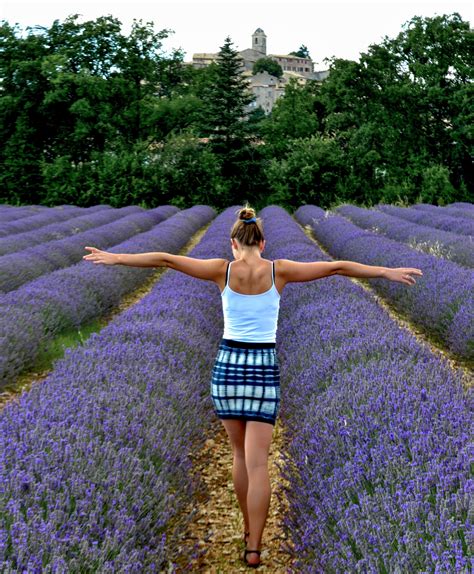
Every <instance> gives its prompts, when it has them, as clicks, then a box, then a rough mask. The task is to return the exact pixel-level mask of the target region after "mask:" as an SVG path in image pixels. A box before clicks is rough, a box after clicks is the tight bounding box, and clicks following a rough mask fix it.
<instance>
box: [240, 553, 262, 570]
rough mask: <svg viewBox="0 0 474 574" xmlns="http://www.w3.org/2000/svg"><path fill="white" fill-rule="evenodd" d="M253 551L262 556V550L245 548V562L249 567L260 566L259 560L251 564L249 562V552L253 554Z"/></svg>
mask: <svg viewBox="0 0 474 574" xmlns="http://www.w3.org/2000/svg"><path fill="white" fill-rule="evenodd" d="M252 553H255V554H258V555H259V556H260V554H261V552H260V550H245V552H244V562H245V564H246V565H247V566H248V567H249V568H258V567H259V566H260V562H259V563H258V564H249V563H248V562H247V554H252Z"/></svg>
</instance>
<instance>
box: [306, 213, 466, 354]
mask: <svg viewBox="0 0 474 574" xmlns="http://www.w3.org/2000/svg"><path fill="white" fill-rule="evenodd" d="M295 217H296V219H297V220H298V221H299V222H300V223H302V224H303V225H310V226H311V229H312V232H313V233H314V236H315V237H316V239H318V241H320V242H321V244H322V245H323V246H324V248H325V249H327V250H328V251H329V253H330V254H331V256H332V257H334V258H336V259H350V260H353V261H358V262H360V263H365V264H367V265H380V266H384V267H415V268H419V269H421V270H422V271H423V277H419V278H417V283H416V285H415V286H414V288H413V289H410V290H407V289H406V288H405V285H403V284H402V283H395V282H387V281H385V280H384V279H368V281H369V283H370V285H371V286H373V287H374V289H375V290H376V291H377V292H378V293H380V294H381V295H382V296H383V297H384V298H386V299H388V300H389V301H390V302H391V303H392V304H393V305H394V306H395V308H397V309H398V310H399V311H401V312H402V313H404V314H405V315H406V316H408V317H409V318H410V319H411V320H412V321H413V322H414V323H415V324H416V325H418V326H420V327H421V328H422V329H424V330H425V331H426V332H428V333H430V334H431V335H433V336H434V337H436V338H437V340H439V341H440V342H441V343H442V344H443V345H445V346H446V347H447V348H448V349H449V350H451V351H452V352H454V353H456V354H458V355H459V356H460V357H462V358H464V359H467V360H468V361H471V360H473V359H474V297H473V293H474V270H472V269H466V268H464V267H460V266H459V265H457V264H456V263H453V262H452V261H447V260H444V259H440V258H438V257H435V256H433V255H428V254H427V253H421V252H420V251H418V250H415V249H412V248H410V247H408V246H407V245H405V244H403V243H399V242H398V241H394V240H392V239H389V238H387V237H383V236H380V235H377V234H376V233H372V232H371V231H368V230H365V229H361V228H360V227H358V226H356V225H354V224H353V223H351V222H350V221H348V220H347V219H346V218H344V217H341V216H340V215H334V214H330V213H325V212H324V211H323V210H322V209H320V208H319V207H315V206H312V205H305V206H302V207H300V208H299V209H298V210H297V212H296V213H295Z"/></svg>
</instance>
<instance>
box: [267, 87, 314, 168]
mask: <svg viewBox="0 0 474 574" xmlns="http://www.w3.org/2000/svg"><path fill="white" fill-rule="evenodd" d="M319 89H320V87H319V85H318V84H317V83H316V82H312V81H309V82H307V83H306V84H305V85H304V86H301V85H299V84H298V81H297V80H296V79H295V78H291V79H290V81H289V82H288V84H287V85H286V86H285V92H284V95H283V96H282V97H280V98H279V99H278V100H277V101H276V103H275V105H274V106H273V109H272V113H271V115H270V117H269V118H268V119H267V120H265V121H264V123H263V126H262V131H263V134H264V138H265V142H266V144H267V146H268V153H269V154H270V155H272V156H275V157H277V158H279V157H281V156H282V155H285V153H286V152H287V151H288V150H289V149H290V148H291V147H292V141H293V140H295V139H299V138H306V137H311V136H312V135H314V134H316V133H318V132H320V131H321V128H322V120H323V117H324V108H323V105H322V103H321V99H320V97H319Z"/></svg>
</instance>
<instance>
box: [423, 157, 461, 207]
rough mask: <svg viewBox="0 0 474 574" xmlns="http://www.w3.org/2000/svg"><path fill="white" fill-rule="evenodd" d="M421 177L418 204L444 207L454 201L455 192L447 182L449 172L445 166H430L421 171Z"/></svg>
mask: <svg viewBox="0 0 474 574" xmlns="http://www.w3.org/2000/svg"><path fill="white" fill-rule="evenodd" d="M422 175H423V180H422V183H421V193H420V196H419V198H418V201H419V202H423V203H436V202H437V203H438V205H446V204H447V203H451V202H452V201H455V197H456V190H455V189H454V187H453V186H452V185H451V182H450V181H449V170H448V168H447V167H446V166H444V165H431V166H429V167H427V168H425V169H424V170H423V174H422Z"/></svg>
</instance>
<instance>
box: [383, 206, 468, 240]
mask: <svg viewBox="0 0 474 574" xmlns="http://www.w3.org/2000/svg"><path fill="white" fill-rule="evenodd" d="M376 208H377V209H379V210H380V211H383V212H384V213H388V215H394V216H395V217H401V218H402V219H406V220H407V221H412V222H413V223H420V224H421V225H428V226H430V227H435V228H437V229H443V230H444V231H450V232H451V233H459V234H461V235H471V236H474V221H473V220H469V219H464V218H461V217H456V216H453V215H447V214H446V213H428V212H426V211H423V210H421V209H411V208H410V207H397V206H396V205H386V204H379V205H376Z"/></svg>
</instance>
